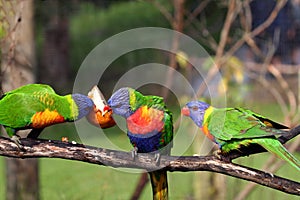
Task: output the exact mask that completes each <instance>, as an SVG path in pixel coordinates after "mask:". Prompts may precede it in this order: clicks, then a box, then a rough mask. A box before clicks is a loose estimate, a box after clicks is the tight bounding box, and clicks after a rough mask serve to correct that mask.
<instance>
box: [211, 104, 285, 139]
mask: <svg viewBox="0 0 300 200" xmlns="http://www.w3.org/2000/svg"><path fill="white" fill-rule="evenodd" d="M210 119H213V120H210ZM271 123H274V124H276V126H277V127H278V126H279V124H278V123H276V122H273V121H271V120H268V123H266V122H264V121H261V120H260V118H258V117H256V116H255V115H254V114H253V112H252V111H251V112H248V110H241V109H237V108H224V109H214V110H213V111H212V113H211V115H210V116H209V119H208V126H209V127H208V128H209V130H210V133H211V134H212V135H213V136H214V137H215V139H216V141H217V142H218V141H229V140H232V139H247V138H248V139H249V138H260V137H268V136H274V135H281V134H284V133H286V132H285V131H283V130H279V129H275V128H273V127H272V126H270V125H269V124H271ZM281 127H284V128H286V127H285V126H283V125H281Z"/></svg>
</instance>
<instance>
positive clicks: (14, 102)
mask: <svg viewBox="0 0 300 200" xmlns="http://www.w3.org/2000/svg"><path fill="white" fill-rule="evenodd" d="M44 109H45V107H44V105H43V104H42V103H41V102H40V101H39V100H37V99H36V98H34V97H33V96H30V95H28V94H23V93H15V94H9V95H6V96H5V97H4V98H3V99H1V101H0V124H2V125H4V126H8V127H12V128H22V127H26V126H27V125H29V124H30V123H31V117H32V116H33V115H34V114H35V113H36V112H38V111H43V110H44Z"/></svg>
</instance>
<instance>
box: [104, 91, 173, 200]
mask: <svg viewBox="0 0 300 200" xmlns="http://www.w3.org/2000/svg"><path fill="white" fill-rule="evenodd" d="M108 105H109V106H110V107H111V108H112V110H113V112H114V114H117V115H120V116H122V117H124V118H126V122H127V129H128V131H127V136H128V137H129V139H130V142H131V144H132V145H133V146H134V148H135V149H136V151H137V152H138V153H150V152H153V153H158V154H156V155H160V153H161V154H165V155H170V151H171V147H172V139H173V119H172V114H171V112H170V111H169V110H168V109H167V108H166V106H165V104H164V102H163V98H161V97H158V96H144V95H142V94H141V93H140V92H138V91H136V90H134V89H132V88H121V89H119V90H118V91H116V92H115V93H114V94H113V95H112V96H111V98H110V99H109V100H108ZM149 175H150V180H151V184H152V191H153V199H168V181H167V172H166V171H165V170H158V171H153V172H149Z"/></svg>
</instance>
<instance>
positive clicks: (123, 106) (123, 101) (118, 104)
mask: <svg viewBox="0 0 300 200" xmlns="http://www.w3.org/2000/svg"><path fill="white" fill-rule="evenodd" d="M133 92H134V90H133V89H132V88H128V87H124V88H121V89H119V90H117V91H116V92H115V93H114V94H113V95H112V96H111V97H110V99H109V100H108V101H107V103H108V105H109V106H110V107H111V109H112V110H113V112H114V113H115V114H117V115H120V116H122V117H125V118H127V117H129V116H130V115H131V114H132V110H131V106H130V99H131V96H132V95H134V94H133Z"/></svg>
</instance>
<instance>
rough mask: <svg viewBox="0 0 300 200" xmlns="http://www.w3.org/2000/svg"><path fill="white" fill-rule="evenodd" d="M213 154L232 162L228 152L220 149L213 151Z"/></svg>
mask: <svg viewBox="0 0 300 200" xmlns="http://www.w3.org/2000/svg"><path fill="white" fill-rule="evenodd" d="M213 155H214V156H215V157H217V158H218V159H219V160H222V161H225V162H231V160H230V158H229V157H228V156H226V153H224V152H223V151H222V150H220V149H218V150H216V151H214V152H213Z"/></svg>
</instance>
